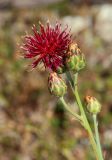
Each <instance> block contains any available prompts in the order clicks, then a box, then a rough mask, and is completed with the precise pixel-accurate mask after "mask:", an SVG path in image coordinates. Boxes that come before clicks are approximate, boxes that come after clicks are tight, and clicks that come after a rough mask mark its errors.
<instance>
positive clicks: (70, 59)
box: [66, 43, 86, 72]
mask: <svg viewBox="0 0 112 160" xmlns="http://www.w3.org/2000/svg"><path fill="white" fill-rule="evenodd" d="M85 65H86V63H85V57H84V54H82V53H81V51H80V49H79V48H78V46H77V44H76V43H72V44H71V45H70V47H69V51H68V56H67V58H66V66H67V68H68V70H71V71H74V72H78V71H80V70H82V69H83V68H84V67H85Z"/></svg>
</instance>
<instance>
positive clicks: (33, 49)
mask: <svg viewBox="0 0 112 160" xmlns="http://www.w3.org/2000/svg"><path fill="white" fill-rule="evenodd" d="M39 26H40V31H39V32H38V31H37V29H36V26H35V25H34V26H33V27H32V30H33V35H26V36H25V41H24V44H23V45H22V47H21V48H22V49H23V51H24V58H33V59H34V61H33V63H32V67H33V68H35V67H36V66H37V65H38V64H39V63H41V62H43V64H44V66H45V68H48V69H50V70H56V69H57V68H58V67H61V66H62V65H63V63H64V60H65V57H66V52H67V49H68V45H69V44H70V42H71V35H70V33H69V31H68V29H67V27H66V28H65V29H64V30H62V29H61V24H59V23H56V25H55V27H52V26H51V25H50V24H49V23H47V25H46V27H44V26H43V25H42V24H41V23H39Z"/></svg>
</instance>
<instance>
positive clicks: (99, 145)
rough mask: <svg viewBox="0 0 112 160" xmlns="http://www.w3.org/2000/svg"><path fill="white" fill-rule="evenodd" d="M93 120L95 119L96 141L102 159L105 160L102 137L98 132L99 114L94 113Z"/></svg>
mask: <svg viewBox="0 0 112 160" xmlns="http://www.w3.org/2000/svg"><path fill="white" fill-rule="evenodd" d="M93 121H94V129H95V137H96V143H97V146H98V150H99V154H100V159H101V160H103V155H102V149H101V144H100V137H99V133H98V122H97V115H96V114H94V115H93Z"/></svg>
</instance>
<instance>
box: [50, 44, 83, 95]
mask: <svg viewBox="0 0 112 160" xmlns="http://www.w3.org/2000/svg"><path fill="white" fill-rule="evenodd" d="M84 67H85V57H84V55H83V53H82V52H81V50H80V49H79V47H78V45H77V44H76V43H73V42H72V43H70V44H69V46H68V50H67V52H66V53H65V57H64V59H63V63H62V65H61V66H58V67H57V68H55V69H54V71H53V72H51V73H50V75H49V78H48V88H49V90H50V93H51V94H53V95H55V96H58V97H61V96H63V95H64V94H65V93H66V90H67V86H66V84H65V82H64V80H63V79H62V78H61V77H60V76H59V75H58V74H62V73H64V72H66V71H73V72H74V73H76V72H79V71H80V70H81V69H83V68H84Z"/></svg>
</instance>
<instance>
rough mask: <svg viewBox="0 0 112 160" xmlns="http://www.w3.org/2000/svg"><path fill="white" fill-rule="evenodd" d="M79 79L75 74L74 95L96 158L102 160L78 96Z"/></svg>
mask: <svg viewBox="0 0 112 160" xmlns="http://www.w3.org/2000/svg"><path fill="white" fill-rule="evenodd" d="M71 78H72V77H71ZM77 79H78V73H76V74H75V77H74V84H73V85H72V91H73V93H74V95H75V98H76V101H77V104H78V106H79V109H80V112H81V116H82V117H83V122H84V127H85V129H86V130H87V131H88V134H89V139H90V142H91V144H92V147H93V150H94V153H95V157H96V159H97V160H100V156H99V153H98V150H97V145H96V142H95V139H94V136H93V133H92V130H91V127H90V125H89V122H88V120H87V117H86V114H85V111H84V109H83V106H82V103H81V100H80V97H79V94H78V88H77Z"/></svg>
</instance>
